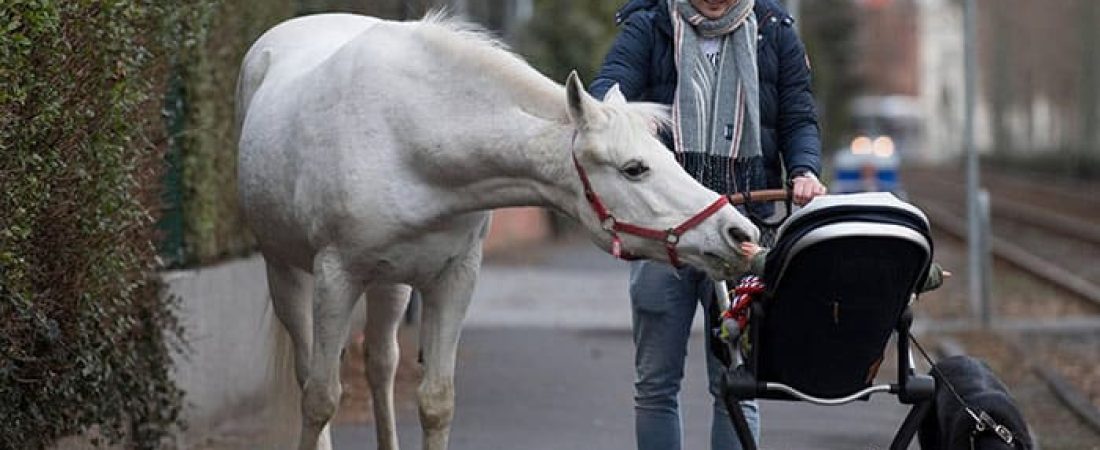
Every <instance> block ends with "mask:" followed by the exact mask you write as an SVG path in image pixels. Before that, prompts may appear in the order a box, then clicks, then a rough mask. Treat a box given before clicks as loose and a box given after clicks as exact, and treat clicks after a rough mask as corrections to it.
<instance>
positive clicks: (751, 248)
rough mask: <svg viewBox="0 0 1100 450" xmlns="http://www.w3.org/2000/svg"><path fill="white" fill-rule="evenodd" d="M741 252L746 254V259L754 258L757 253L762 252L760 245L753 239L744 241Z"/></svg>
mask: <svg viewBox="0 0 1100 450" xmlns="http://www.w3.org/2000/svg"><path fill="white" fill-rule="evenodd" d="M741 253H742V254H744V255H745V259H752V258H753V257H754V256H756V254H757V253H760V246H759V245H756V243H755V242H751V241H745V242H742V243H741Z"/></svg>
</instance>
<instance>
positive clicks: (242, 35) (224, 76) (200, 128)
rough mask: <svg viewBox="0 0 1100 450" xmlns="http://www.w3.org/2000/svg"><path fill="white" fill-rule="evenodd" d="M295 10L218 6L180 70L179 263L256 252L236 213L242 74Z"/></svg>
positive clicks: (289, 0) (251, 4)
mask: <svg viewBox="0 0 1100 450" xmlns="http://www.w3.org/2000/svg"><path fill="white" fill-rule="evenodd" d="M297 6H298V5H297V2H296V1H294V0H262V1H246V0H221V1H219V2H218V3H217V5H216V7H215V9H214V10H213V11H212V12H211V14H210V23H209V29H208V31H207V33H206V34H205V35H204V36H203V37H202V39H201V40H200V41H199V42H198V45H196V46H195V47H194V48H192V49H191V51H190V52H189V53H188V54H187V55H186V58H184V60H183V64H182V67H180V68H179V71H180V77H181V80H182V81H181V86H180V88H181V93H180V98H179V102H178V103H176V105H178V107H179V108H181V109H182V111H181V112H182V114H183V124H182V130H181V131H182V134H180V136H179V147H178V149H177V151H178V159H177V160H176V162H177V163H178V170H179V173H180V180H179V185H177V186H169V189H180V191H181V192H180V196H181V198H182V202H181V203H180V208H181V214H180V216H181V217H182V222H183V223H182V227H183V236H182V238H183V239H182V241H183V242H182V243H183V249H182V256H183V257H182V261H177V262H186V263H209V262H213V261H216V260H218V259H221V258H224V257H226V256H236V255H240V254H243V253H246V252H248V251H250V250H251V248H252V245H253V240H252V237H251V236H250V234H249V233H248V231H247V229H246V227H245V225H244V223H243V221H242V218H241V215H240V213H239V211H238V208H237V130H236V125H235V122H234V120H235V119H234V117H235V112H234V111H235V98H234V96H235V91H236V86H237V73H238V70H239V67H240V63H241V60H242V59H243V58H244V54H245V52H247V51H248V47H249V45H251V44H252V42H253V41H255V40H256V38H258V37H259V36H260V35H261V34H262V33H263V32H264V31H266V30H267V29H268V28H270V27H272V26H274V25H275V24H277V23H279V22H281V21H283V20H286V19H287V18H290V17H292V16H293V15H294V14H295V12H296V10H297ZM169 244H170V243H169ZM166 253H168V254H173V253H175V254H178V252H172V251H171V249H168V251H167V252H166Z"/></svg>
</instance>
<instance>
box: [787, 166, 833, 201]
mask: <svg viewBox="0 0 1100 450" xmlns="http://www.w3.org/2000/svg"><path fill="white" fill-rule="evenodd" d="M791 191H792V192H791V193H792V194H793V196H794V203H795V204H796V205H805V204H806V203H809V202H810V200H812V199H813V198H814V197H816V196H818V195H824V194H825V193H826V192H828V191H829V190H828V189H826V188H825V185H824V184H821V181H819V180H818V179H817V176H815V175H814V174H813V173H811V172H806V173H804V174H801V175H799V176H797V177H794V179H793V180H791Z"/></svg>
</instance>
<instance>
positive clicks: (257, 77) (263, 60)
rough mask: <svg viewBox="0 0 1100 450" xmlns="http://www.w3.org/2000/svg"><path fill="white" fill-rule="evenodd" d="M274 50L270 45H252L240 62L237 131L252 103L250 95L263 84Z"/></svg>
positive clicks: (242, 124)
mask: <svg viewBox="0 0 1100 450" xmlns="http://www.w3.org/2000/svg"><path fill="white" fill-rule="evenodd" d="M274 52H275V51H274V49H272V48H270V47H264V48H260V46H258V45H257V46H253V47H252V48H251V49H249V51H248V53H247V54H246V55H245V57H244V60H243V61H242V62H241V73H240V75H238V76H237V132H240V130H241V127H242V126H244V118H245V117H246V116H247V115H248V107H249V106H250V105H252V96H253V95H255V94H256V90H257V89H259V88H260V85H261V84H263V81H264V77H265V76H266V75H267V70H268V69H269V68H270V67H271V58H272V55H273V54H274Z"/></svg>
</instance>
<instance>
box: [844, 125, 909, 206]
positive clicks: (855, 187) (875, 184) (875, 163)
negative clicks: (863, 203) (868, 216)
mask: <svg viewBox="0 0 1100 450" xmlns="http://www.w3.org/2000/svg"><path fill="white" fill-rule="evenodd" d="M900 166H901V158H900V157H899V156H898V153H897V150H896V148H895V144H894V140H893V139H892V138H890V136H877V137H875V138H874V139H871V138H870V137H869V136H858V137H856V138H855V139H853V140H852V144H851V145H849V146H848V147H847V148H842V149H840V150H837V152H836V154H835V155H834V156H833V170H834V171H835V173H834V174H833V181H832V183H830V185H829V190H830V191H832V192H835V193H838V194H850V193H853V192H893V193H895V194H900V193H901V191H902V189H901V184H900V183H899V182H898V169H899V168H900Z"/></svg>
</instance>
